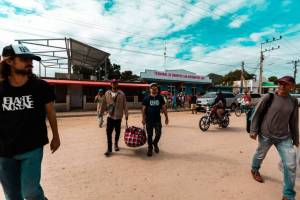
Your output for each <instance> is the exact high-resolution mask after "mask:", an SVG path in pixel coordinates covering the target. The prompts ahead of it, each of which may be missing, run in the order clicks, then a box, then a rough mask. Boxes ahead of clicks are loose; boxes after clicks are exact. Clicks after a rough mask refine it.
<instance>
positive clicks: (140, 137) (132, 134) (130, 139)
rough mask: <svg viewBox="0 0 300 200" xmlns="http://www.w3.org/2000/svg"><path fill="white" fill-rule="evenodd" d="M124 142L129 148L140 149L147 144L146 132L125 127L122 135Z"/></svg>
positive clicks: (141, 129)
mask: <svg viewBox="0 0 300 200" xmlns="http://www.w3.org/2000/svg"><path fill="white" fill-rule="evenodd" d="M124 140H125V144H126V145H127V146H129V147H141V146H143V145H144V144H145V143H146V142H147V136H146V131H145V129H143V128H138V127H135V126H131V127H128V126H127V128H126V130H125V134H124Z"/></svg>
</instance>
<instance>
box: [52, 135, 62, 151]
mask: <svg viewBox="0 0 300 200" xmlns="http://www.w3.org/2000/svg"><path fill="white" fill-rule="evenodd" d="M59 147H60V139H59V137H54V138H53V139H52V141H51V143H50V149H51V151H52V153H54V152H55V151H56V150H57V149H58V148H59Z"/></svg>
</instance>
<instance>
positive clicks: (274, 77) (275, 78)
mask: <svg viewBox="0 0 300 200" xmlns="http://www.w3.org/2000/svg"><path fill="white" fill-rule="evenodd" d="M268 80H269V81H270V82H274V83H275V82H276V81H277V80H278V78H277V76H270V77H269V78H268Z"/></svg>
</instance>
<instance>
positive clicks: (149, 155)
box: [147, 149, 152, 157]
mask: <svg viewBox="0 0 300 200" xmlns="http://www.w3.org/2000/svg"><path fill="white" fill-rule="evenodd" d="M147 156H148V157H151V156H152V149H148V152H147Z"/></svg>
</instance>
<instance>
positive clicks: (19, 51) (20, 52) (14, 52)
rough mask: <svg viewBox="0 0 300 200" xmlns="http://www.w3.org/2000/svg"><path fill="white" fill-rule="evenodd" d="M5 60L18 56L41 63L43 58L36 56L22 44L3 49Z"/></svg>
mask: <svg viewBox="0 0 300 200" xmlns="http://www.w3.org/2000/svg"><path fill="white" fill-rule="evenodd" d="M2 56H3V58H5V57H11V56H18V57H23V58H31V59H33V60H36V61H41V57H39V56H37V55H34V54H33V53H32V52H31V51H30V50H29V49H28V48H27V47H26V46H24V45H22V44H17V45H9V46H6V47H4V48H3V51H2Z"/></svg>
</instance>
